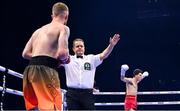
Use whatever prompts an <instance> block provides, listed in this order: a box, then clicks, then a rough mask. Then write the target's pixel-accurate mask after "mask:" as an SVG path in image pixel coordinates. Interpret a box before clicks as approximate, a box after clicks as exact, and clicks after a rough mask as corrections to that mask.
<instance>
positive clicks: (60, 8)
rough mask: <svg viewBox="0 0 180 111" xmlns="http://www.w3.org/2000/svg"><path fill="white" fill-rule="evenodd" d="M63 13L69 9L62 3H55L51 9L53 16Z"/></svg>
mask: <svg viewBox="0 0 180 111" xmlns="http://www.w3.org/2000/svg"><path fill="white" fill-rule="evenodd" d="M64 11H69V8H68V6H67V5H66V4H64V3H62V2H57V3H55V4H54V5H53V7H52V14H53V15H55V16H57V15H59V14H62V13H63V12H64Z"/></svg>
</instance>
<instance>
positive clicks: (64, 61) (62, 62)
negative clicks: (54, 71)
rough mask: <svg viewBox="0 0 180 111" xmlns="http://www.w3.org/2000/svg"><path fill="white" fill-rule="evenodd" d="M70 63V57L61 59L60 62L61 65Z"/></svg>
mask: <svg viewBox="0 0 180 111" xmlns="http://www.w3.org/2000/svg"><path fill="white" fill-rule="evenodd" d="M69 62H70V56H68V57H67V58H66V59H63V60H62V59H61V60H60V61H59V64H68V63H69Z"/></svg>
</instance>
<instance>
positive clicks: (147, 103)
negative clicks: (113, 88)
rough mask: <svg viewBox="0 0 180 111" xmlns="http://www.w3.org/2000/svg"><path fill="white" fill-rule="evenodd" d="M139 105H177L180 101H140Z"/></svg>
mask: <svg viewBox="0 0 180 111" xmlns="http://www.w3.org/2000/svg"><path fill="white" fill-rule="evenodd" d="M137 104H138V105H177V104H180V101H164V102H162V101H159V102H138V103H137ZM123 105H124V103H95V106H123Z"/></svg>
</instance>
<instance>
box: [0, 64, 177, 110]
mask: <svg viewBox="0 0 180 111" xmlns="http://www.w3.org/2000/svg"><path fill="white" fill-rule="evenodd" d="M0 72H1V73H2V76H3V84H2V86H0V91H1V92H2V93H1V99H2V100H1V104H0V105H1V107H0V108H1V111H3V102H4V99H5V98H4V94H5V93H10V94H13V95H17V96H23V92H22V91H18V90H15V89H10V88H6V75H7V74H9V75H12V76H15V77H18V78H21V79H22V78H23V75H22V74H20V73H18V72H15V71H13V70H11V69H7V68H5V67H3V66H0ZM61 92H62V101H63V102H62V108H63V111H66V110H67V105H66V90H64V89H61ZM179 94H180V91H145V92H138V96H139V95H152V96H153V95H179ZM94 95H96V96H109V95H111V96H117V95H125V92H94ZM22 99H23V98H22ZM123 100H124V99H123ZM137 104H138V105H146V106H148V105H151V106H152V105H153V106H154V105H180V100H179V101H178V100H177V101H174V100H173V101H154V102H138V103H137ZM123 105H124V102H96V103H95V106H97V107H99V106H104V107H105V106H123ZM179 109H180V106H179Z"/></svg>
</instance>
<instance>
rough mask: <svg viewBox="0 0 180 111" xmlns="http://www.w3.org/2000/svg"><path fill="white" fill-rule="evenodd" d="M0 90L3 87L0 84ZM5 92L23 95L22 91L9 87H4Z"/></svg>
mask: <svg viewBox="0 0 180 111" xmlns="http://www.w3.org/2000/svg"><path fill="white" fill-rule="evenodd" d="M2 90H3V87H1V86H0V91H2ZM5 92H7V93H10V94H15V95H19V96H23V93H22V92H21V91H18V90H14V89H10V88H6V91H5Z"/></svg>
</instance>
